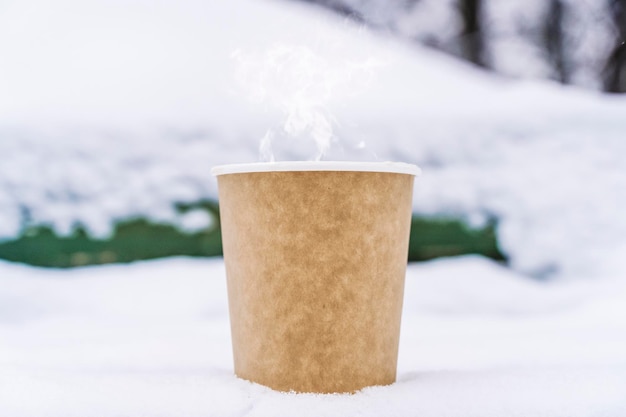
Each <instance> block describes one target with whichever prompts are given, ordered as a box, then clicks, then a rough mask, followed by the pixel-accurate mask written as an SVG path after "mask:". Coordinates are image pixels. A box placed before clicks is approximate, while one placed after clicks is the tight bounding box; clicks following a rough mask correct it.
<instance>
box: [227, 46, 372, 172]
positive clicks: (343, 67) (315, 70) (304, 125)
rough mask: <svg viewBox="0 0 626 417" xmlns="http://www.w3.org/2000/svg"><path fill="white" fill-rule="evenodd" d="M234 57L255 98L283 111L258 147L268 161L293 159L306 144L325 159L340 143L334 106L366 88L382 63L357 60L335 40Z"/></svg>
mask: <svg viewBox="0 0 626 417" xmlns="http://www.w3.org/2000/svg"><path fill="white" fill-rule="evenodd" d="M232 58H233V59H234V60H235V61H236V63H237V68H236V72H235V76H236V78H237V81H238V83H239V84H240V85H241V86H242V87H243V88H244V91H245V93H246V94H247V95H248V96H249V98H250V99H251V101H253V102H255V103H258V104H260V105H262V106H263V107H264V109H265V110H267V111H271V112H278V115H277V123H276V125H275V126H273V127H271V128H270V129H269V130H268V131H267V133H266V134H265V135H264V136H263V138H262V139H261V143H260V146H259V151H260V157H261V160H263V161H269V162H273V161H274V160H276V159H278V158H277V156H286V157H287V158H289V157H293V156H294V155H296V154H297V152H296V151H295V149H296V148H297V149H300V150H302V149H303V147H304V149H306V153H307V154H309V153H310V152H311V151H312V152H311V153H314V157H313V158H312V159H315V160H320V159H322V158H323V157H324V154H325V153H326V152H327V151H328V149H329V148H330V147H331V145H332V144H333V143H334V142H336V141H337V138H336V137H335V133H334V127H335V126H336V125H337V121H336V120H335V119H334V117H333V111H332V106H333V104H337V103H338V102H341V99H342V98H345V97H349V96H354V95H355V94H359V93H360V92H362V91H364V90H365V89H366V87H367V86H368V85H369V84H370V83H371V82H372V80H373V78H374V69H375V68H376V67H378V66H380V65H381V63H380V62H379V61H376V60H374V59H371V58H366V59H355V58H352V57H350V53H349V51H348V53H346V50H345V48H344V49H343V50H342V48H338V47H337V45H333V44H324V45H323V46H321V45H320V46H319V47H316V48H312V47H309V46H303V45H275V46H273V47H271V48H269V49H268V50H267V51H266V52H265V53H262V54H259V53H247V52H244V51H241V50H237V51H235V52H233V54H232ZM307 146H310V147H313V148H312V149H309V148H307ZM281 152H282V154H284V155H280V154H281ZM277 153H278V154H279V155H277Z"/></svg>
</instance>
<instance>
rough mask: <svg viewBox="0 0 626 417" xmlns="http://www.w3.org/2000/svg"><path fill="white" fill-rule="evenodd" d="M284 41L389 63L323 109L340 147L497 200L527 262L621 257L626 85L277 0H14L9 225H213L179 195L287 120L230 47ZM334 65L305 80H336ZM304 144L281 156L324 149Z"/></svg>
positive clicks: (4, 8)
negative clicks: (513, 66) (508, 76)
mask: <svg viewBox="0 0 626 417" xmlns="http://www.w3.org/2000/svg"><path fill="white" fill-rule="evenodd" d="M276 45H288V48H287V50H289V48H294V49H295V50H298V51H303V50H304V51H308V52H311V53H307V54H306V56H307V57H316V56H317V57H318V58H319V59H318V58H313V61H314V62H321V63H322V64H323V67H324V68H328V69H329V71H330V70H332V69H333V68H334V66H335V65H336V66H339V67H341V65H346V64H350V63H359V62H363V61H362V60H364V59H366V60H370V61H369V62H375V63H379V64H381V65H378V66H376V71H374V73H373V74H372V77H371V80H369V81H368V83H365V84H367V85H363V88H362V90H363V91H352V92H350V91H348V92H346V91H339V92H342V93H344V94H338V95H335V96H332V97H330V98H329V99H328V102H327V103H325V106H323V111H320V112H321V113H320V112H318V113H315V115H316V117H317V116H319V115H320V114H322V115H326V116H328V117H330V118H331V120H335V122H334V123H333V125H334V126H333V127H334V130H333V132H334V133H333V134H334V137H333V142H332V143H331V144H330V145H331V146H330V149H329V151H328V152H327V155H326V157H325V158H324V159H326V160H332V159H335V160H392V161H400V162H408V163H416V164H418V165H420V166H421V167H422V169H423V172H424V175H423V176H422V177H421V178H420V179H419V180H418V182H417V185H416V192H415V200H414V201H415V206H414V207H415V211H416V212H418V213H422V214H426V215H435V216H439V215H452V216H461V217H464V218H466V219H468V221H469V222H470V223H471V224H477V225H479V224H481V223H482V222H484V221H485V220H486V219H489V218H497V219H498V221H499V223H498V228H497V235H498V240H499V242H500V244H501V246H502V250H503V251H504V252H505V253H506V254H507V255H508V256H509V257H510V259H511V265H512V267H513V268H514V269H515V270H517V271H521V272H524V273H528V274H532V275H534V276H538V277H560V278H572V277H578V276H587V277H591V278H593V277H595V276H600V275H602V274H603V273H604V272H603V271H602V270H603V269H605V265H608V264H610V265H613V263H614V262H615V261H616V260H617V261H619V262H621V263H622V264H623V262H624V259H626V258H624V256H623V255H622V254H623V253H625V251H626V216H624V215H623V213H624V211H625V210H626V193H624V189H626V170H625V169H624V166H626V140H624V138H625V137H626V98H624V97H617V96H602V95H599V94H596V93H588V92H583V91H579V90H575V89H567V88H563V87H559V86H556V85H552V84H549V83H538V82H528V81H526V82H513V81H506V80H503V79H499V78H497V77H495V76H491V75H488V74H485V73H482V72H480V71H478V70H476V69H474V68H471V67H469V66H467V65H464V64H461V63H459V62H458V61H455V60H453V59H451V58H448V57H445V56H443V55H439V54H437V53H434V52H432V51H428V50H425V49H422V48H419V47H409V46H408V45H404V44H401V43H398V42H394V41H393V40H391V39H387V38H385V37H383V36H382V35H375V34H372V33H368V32H367V31H364V30H361V28H358V27H355V26H354V25H353V24H350V23H348V22H345V21H342V20H341V19H340V18H338V17H336V16H335V15H333V14H332V13H325V12H324V11H321V10H319V9H318V8H312V7H309V6H307V5H305V4H300V3H298V2H283V1H278V0H231V1H228V2H222V1H206V2H204V1H194V0H181V1H177V2H159V3H157V4H155V3H153V2H147V1H141V0H136V1H132V2H126V1H121V0H113V1H108V0H107V1H104V0H88V1H73V0H60V1H57V2H54V3H50V2H46V1H43V0H41V1H40V0H31V1H28V2H22V1H17V0H11V1H8V2H7V1H5V2H3V3H2V4H1V5H0V59H1V60H2V61H1V64H0V219H1V221H0V240H3V239H4V240H6V239H14V238H16V237H18V236H19V235H20V234H21V233H22V232H23V230H24V228H25V227H28V226H31V225H50V226H51V227H53V228H54V229H55V230H56V231H57V232H58V233H59V234H68V233H71V232H72V230H73V229H74V228H75V227H77V226H79V225H82V226H83V227H85V228H86V229H87V231H88V232H89V233H90V234H91V235H92V236H95V237H99V238H105V237H108V236H110V234H111V233H112V231H113V226H114V223H115V221H118V220H120V219H125V218H129V217H135V216H143V217H147V218H150V219H152V220H154V221H157V222H165V223H171V224H176V225H179V226H180V227H181V228H182V229H184V230H195V229H196V228H197V227H199V226H200V225H202V224H205V225H209V224H211V221H210V219H206V218H204V219H201V218H199V217H198V216H196V217H194V218H187V219H181V218H180V215H179V214H178V213H176V212H175V210H174V209H173V203H174V202H191V201H197V200H199V199H214V198H216V197H217V186H216V182H215V180H214V179H213V178H212V177H211V175H210V169H211V167H212V166H214V165H219V164H225V163H236V162H238V163H242V162H243V163H245V162H256V161H258V158H259V144H260V142H261V139H262V138H263V137H264V135H265V134H266V132H267V131H268V129H276V128H279V127H280V125H281V123H282V121H283V119H282V118H281V117H282V116H281V113H280V111H267V112H265V111H264V110H263V108H262V107H255V106H254V105H252V104H250V103H249V102H248V101H247V95H246V94H245V92H244V91H241V89H240V87H239V86H238V84H237V83H236V82H235V78H236V77H235V76H234V75H235V73H236V65H235V64H236V62H234V61H235V60H233V59H232V56H233V52H234V51H239V52H241V53H242V54H243V56H246V54H257V55H258V54H260V55H261V56H262V55H263V53H264V52H265V51H267V50H270V49H271V48H272V47H275V46H276ZM283 50H284V49H283ZM236 56H240V55H236ZM296 64H299V62H296ZM522 64H523V63H520V65H522ZM295 68H296V69H297V68H300V69H302V68H304V69H306V70H308V69H310V68H308V67H306V66H301V65H295ZM331 72H332V71H331ZM252 73H254V71H252ZM305 73H307V72H306V71H305ZM278 74H279V75H280V74H282V73H280V72H279V73H278ZM312 74H313V75H315V76H316V77H318V78H321V79H322V80H326V81H328V80H327V78H325V77H323V75H324V74H323V73H322V74H320V73H318V72H315V71H314V72H312ZM287 75H289V74H287ZM276 78H278V79H279V81H280V80H283V79H285V78H287V79H288V81H289V80H290V79H289V77H282V76H279V77H276ZM310 78H315V77H310ZM318 78H315V80H312V81H311V85H310V86H309V87H310V88H309V89H308V90H307V91H315V92H317V93H319V91H320V90H321V91H326V90H325V88H326V87H328V85H325V84H323V85H317V84H316V83H318V82H320V80H319V79H318ZM308 81H309V79H307V78H305V82H307V83H308ZM307 85H308V84H307ZM333 86H334V87H336V88H337V89H338V90H341V86H336V85H334V84H333ZM266 91H275V89H273V88H269V89H267V90H266ZM346 93H347V94H346ZM351 93H353V94H351ZM324 97H325V96H324ZM304 98H307V96H306V95H305V97H304ZM314 104H315V105H316V106H317V107H319V106H318V104H320V103H318V102H317V101H316V102H315V103H314ZM283 110H284V109H283ZM318 110H319V109H318ZM296 145H297V144H294V145H293V148H291V145H289V146H287V150H286V152H285V153H284V155H282V157H283V158H282V159H293V160H307V159H312V158H314V156H315V152H314V148H315V146H309V145H311V144H308V145H307V146H296ZM190 225H191V226H193V227H191V226H190Z"/></svg>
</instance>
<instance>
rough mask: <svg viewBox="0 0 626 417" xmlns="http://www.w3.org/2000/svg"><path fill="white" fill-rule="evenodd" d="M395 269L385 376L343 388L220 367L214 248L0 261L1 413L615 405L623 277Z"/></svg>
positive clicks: (219, 291) (506, 409) (621, 370)
mask: <svg viewBox="0 0 626 417" xmlns="http://www.w3.org/2000/svg"><path fill="white" fill-rule="evenodd" d="M615 278H617V277H606V279H603V280H596V281H594V280H578V281H570V282H561V283H553V284H546V283H543V284H542V283H537V282H533V281H530V280H528V279H525V278H523V277H520V276H518V275H516V274H515V273H513V272H511V271H510V270H507V269H504V268H502V267H500V266H498V265H497V264H494V263H492V262H491V261H488V260H486V259H483V258H479V257H465V258H457V259H450V260H445V261H435V262H429V263H425V264H420V265H410V266H409V269H408V274H407V283H406V291H405V303H404V307H405V308H404V315H403V323H402V333H401V342H400V354H399V366H398V382H397V383H395V384H393V385H391V386H387V387H372V388H367V389H365V390H363V391H362V392H359V393H356V394H355V395H312V394H306V395H296V394H284V393H278V392H274V391H272V390H270V389H267V388H265V387H262V386H259V385H255V384H251V383H249V382H246V381H242V380H239V379H237V378H235V377H234V376H233V369H232V354H231V344H230V330H229V322H228V312H227V298H226V287H225V272H224V265H223V262H222V260H220V259H214V260H196V259H187V258H173V259H168V260H160V261H151V262H141V263H136V264H131V265H117V266H104V267H89V268H80V269H73V270H69V271H68V270H49V269H48V270H46V269H37V268H32V267H25V266H20V265H15V264H9V263H3V262H0V415H2V416H11V417H39V416H46V417H57V416H59V417H74V416H76V417H88V416H98V417H109V416H144V417H151V416H181V417H188V416H294V415H299V416H330V415H333V416H336V415H343V416H356V415H358V416H383V415H393V416H437V417H441V416H480V417H490V416H494V417H507V416H550V417H559V416H564V417H577V416H594V417H595V416H603V417H609V416H616V417H617V416H623V415H625V414H626V282H625V281H624V280H623V278H624V277H623V276H621V277H619V278H622V279H615Z"/></svg>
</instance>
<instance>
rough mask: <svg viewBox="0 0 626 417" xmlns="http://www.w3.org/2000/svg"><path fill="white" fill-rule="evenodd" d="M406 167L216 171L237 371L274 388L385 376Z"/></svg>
mask: <svg viewBox="0 0 626 417" xmlns="http://www.w3.org/2000/svg"><path fill="white" fill-rule="evenodd" d="M413 180H414V177H413V175H408V174H396V173H386V172H350V171H290V172H252V173H236V174H226V175H220V176H219V177H218V184H219V196H220V217H221V226H222V234H223V244H224V259H225V263H226V274H227V280H228V296H229V309H230V319H231V331H232V341H233V354H234V361H235V373H236V374H237V376H239V377H241V378H244V379H247V380H250V381H253V382H257V383H260V384H263V385H266V386H269V387H271V388H273V389H276V390H281V391H291V390H293V391H296V392H319V393H330V392H354V391H356V390H359V389H361V388H363V387H366V386H370V385H387V384H391V383H393V382H394V381H395V379H396V365H397V357H398V339H399V333H400V316H401V311H402V298H403V291H404V276H405V273H406V262H407V252H408V241H409V229H410V221H411V201H412V190H413Z"/></svg>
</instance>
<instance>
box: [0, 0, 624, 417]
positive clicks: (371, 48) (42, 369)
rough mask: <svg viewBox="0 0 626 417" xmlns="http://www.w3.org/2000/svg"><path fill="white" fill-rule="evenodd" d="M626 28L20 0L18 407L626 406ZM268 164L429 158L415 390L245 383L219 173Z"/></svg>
mask: <svg viewBox="0 0 626 417" xmlns="http://www.w3.org/2000/svg"><path fill="white" fill-rule="evenodd" d="M625 40H626V0H384V1H383V0H318V1H303V0H228V1H224V0H175V1H174V0H0V415H1V416H12V417H20V416H25V417H26V416H27V417H32V416H42V415H45V416H51V417H54V416H62V417H71V416H80V417H85V416H89V415H94V412H95V410H97V415H98V416H121V415H143V416H152V415H154V416H164V415H170V416H171V415H184V416H206V415H233V416H236V415H241V416H243V415H258V416H261V415H271V416H277V415H284V416H293V415H296V414H297V415H301V416H306V415H311V416H313V415H315V416H318V415H320V414H321V415H336V414H338V412H337V410H341V412H342V414H345V415H351V414H354V415H366V416H367V415H371V416H380V415H399V416H400V415H420V416H442V415H459V416H460V415H480V416H486V417H490V416H494V417H502V416H520V415H528V416H537V415H550V416H564V417H575V416H581V417H582V416H584V417H587V416H616V417H619V416H624V415H626V398H625V397H624V393H625V392H626V356H625V352H626V337H625V335H626V279H624V278H625V277H626V256H625V255H626V215H625V213H626V192H625V190H626V95H624V94H620V93H623V92H625V91H626V49H625V48H626V47H625V46H624V41H625ZM271 159H275V160H315V159H322V160H352V161H396V162H406V163H412V164H417V165H419V166H420V167H421V168H422V175H421V176H420V177H419V178H418V179H417V180H416V182H415V189H414V199H413V220H412V229H411V240H410V247H409V254H408V255H409V260H410V261H411V262H410V263H409V264H408V266H407V274H406V288H405V292H404V304H403V318H402V330H401V338H400V348H399V351H400V354H399V361H398V382H397V383H396V384H393V385H391V386H389V387H372V388H371V389H368V390H367V391H365V392H363V393H357V394H355V395H350V396H321V397H320V396H312V395H304V396H294V395H291V394H287V395H284V394H280V393H275V392H272V391H270V390H266V389H265V388H263V387H261V386H256V385H252V384H249V383H247V382H246V381H242V380H239V379H238V378H235V377H234V375H233V372H232V365H231V364H232V350H231V343H230V327H229V326H230V324H229V319H228V317H229V315H228V304H227V296H226V295H227V288H226V279H225V265H224V261H223V259H222V258H221V257H220V255H221V253H222V249H221V236H220V221H219V201H218V190H217V181H216V180H215V178H213V177H212V175H211V168H212V167H214V166H216V165H221V164H230V163H247V162H257V161H260V160H262V161H267V160H271ZM393 203H394V202H393V201H390V202H389V204H390V205H391V204H393ZM378 220H379V219H372V221H373V222H375V221H378ZM156 258H159V259H156ZM435 258H436V259H435ZM147 259H151V260H150V261H142V262H135V261H139V260H147ZM346 296H352V295H351V294H346ZM269 301H270V302H271V301H272V300H269ZM317 318H318V317H317V316H316V313H315V311H311V313H310V319H311V320H315V319H317ZM329 325H331V326H332V323H329ZM361 342H362V341H361ZM368 343H369V342H368ZM365 410H371V411H369V412H368V411H365ZM307 413H308V414H307Z"/></svg>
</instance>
